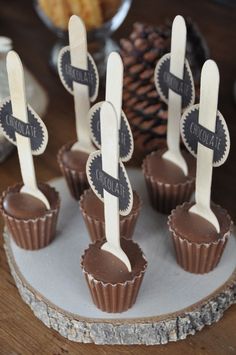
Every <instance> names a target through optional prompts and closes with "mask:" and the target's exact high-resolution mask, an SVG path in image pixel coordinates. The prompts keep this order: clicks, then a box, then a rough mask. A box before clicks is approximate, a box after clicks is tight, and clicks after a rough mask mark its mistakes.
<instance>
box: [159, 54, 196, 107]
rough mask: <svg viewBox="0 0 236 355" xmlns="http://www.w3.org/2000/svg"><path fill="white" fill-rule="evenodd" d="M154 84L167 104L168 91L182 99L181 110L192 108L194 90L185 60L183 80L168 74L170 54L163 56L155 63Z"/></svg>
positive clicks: (189, 70)
mask: <svg viewBox="0 0 236 355" xmlns="http://www.w3.org/2000/svg"><path fill="white" fill-rule="evenodd" d="M154 82H155V86H156V89H157V91H158V93H159V95H160V97H161V99H162V100H163V101H164V102H165V103H166V104H168V95H169V89H171V90H172V91H174V92H175V93H176V94H178V95H180V96H181V97H182V109H183V110H185V109H186V108H187V107H189V106H192V105H193V104H194V101H195V88H194V82H193V77H192V73H191V69H190V67H189V64H188V61H187V59H185V63H184V78H183V80H182V79H179V78H178V77H177V76H175V75H174V74H172V73H170V53H167V54H165V55H164V56H163V57H162V58H161V59H160V60H159V61H158V63H157V65H156V68H155V72H154Z"/></svg>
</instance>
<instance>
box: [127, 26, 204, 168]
mask: <svg viewBox="0 0 236 355" xmlns="http://www.w3.org/2000/svg"><path fill="white" fill-rule="evenodd" d="M186 25H187V33H188V41H187V48H186V56H187V58H188V60H189V63H190V67H191V69H192V72H193V76H194V81H195V85H196V91H198V88H197V86H198V85H199V78H200V71H201V67H202V65H203V63H204V61H205V60H206V59H207V57H208V50H207V47H206V45H205V43H204V42H203V39H202V38H201V36H200V34H199V31H198V30H197V28H196V27H195V26H194V25H193V24H192V23H191V22H190V21H189V20H187V21H186ZM170 38H171V23H166V24H165V25H163V26H161V27H154V26H151V25H147V24H143V23H135V24H134V25H133V31H132V33H131V34H130V36H129V38H128V39H122V40H121V41H120V45H121V56H122V58H123V62H124V68H125V70H124V90H123V109H124V112H125V113H126V115H127V118H128V120H129V122H130V125H131V129H132V132H133V136H134V142H135V153H134V159H135V161H136V163H138V164H140V163H141V161H142V159H143V158H144V156H145V155H146V154H148V153H150V152H151V151H153V150H156V149H159V148H163V147H164V146H165V145H166V127H167V126H166V125H167V106H166V104H165V103H164V102H163V101H162V100H161V98H160V96H159V95H158V93H157V91H156V88H155V85H154V78H153V76H154V69H155V66H156V63H157V61H158V60H159V59H160V58H161V57H162V56H163V55H164V54H165V53H168V52H170Z"/></svg>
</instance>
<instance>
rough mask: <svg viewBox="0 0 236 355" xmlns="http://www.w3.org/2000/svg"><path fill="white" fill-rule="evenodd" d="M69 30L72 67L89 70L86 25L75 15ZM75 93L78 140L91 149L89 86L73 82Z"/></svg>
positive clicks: (72, 17) (70, 22)
mask: <svg viewBox="0 0 236 355" xmlns="http://www.w3.org/2000/svg"><path fill="white" fill-rule="evenodd" d="M68 29H69V43H70V56H71V65H72V66H73V67H76V68H80V69H84V70H87V69H88V61H87V34H86V28H85V26H84V23H83V21H82V20H81V19H80V17H79V16H76V15H73V16H71V18H70V20H69V27H68ZM73 91H74V105H75V117H76V133H77V139H78V141H79V143H80V146H85V147H91V140H90V134H89V123H88V117H87V116H88V111H89V108H90V101H89V88H88V86H87V85H82V84H80V83H77V82H73Z"/></svg>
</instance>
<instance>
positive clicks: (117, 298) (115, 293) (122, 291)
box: [81, 239, 147, 313]
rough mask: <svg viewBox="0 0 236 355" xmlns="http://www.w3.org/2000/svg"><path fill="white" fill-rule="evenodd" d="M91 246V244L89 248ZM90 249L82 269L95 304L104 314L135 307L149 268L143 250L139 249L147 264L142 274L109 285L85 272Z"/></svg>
mask: <svg viewBox="0 0 236 355" xmlns="http://www.w3.org/2000/svg"><path fill="white" fill-rule="evenodd" d="M126 241H127V242H129V243H133V244H136V245H137V243H134V242H133V241H132V240H127V239H126ZM97 243H100V241H97ZM90 246H91V244H90V245H89V247H90ZM89 247H88V249H89ZM138 247H139V246H138ZM88 249H86V250H85V251H84V255H83V256H82V258H81V268H82V271H83V273H84V276H85V279H86V281H87V284H88V287H89V290H90V294H91V297H92V300H93V302H94V304H95V305H96V307H97V308H99V309H100V310H101V311H103V312H108V313H121V312H125V311H127V310H128V309H129V308H131V307H132V306H133V305H134V303H135V301H136V299H137V295H138V292H139V289H140V286H141V284H142V281H143V277H144V274H145V271H146V268H147V260H146V258H145V256H144V255H143V252H142V250H141V249H140V247H139V250H140V256H141V257H142V258H143V259H144V261H145V263H144V266H143V268H142V269H141V270H140V272H139V273H138V274H137V275H135V276H134V278H133V279H132V280H127V281H125V282H119V283H108V282H103V281H100V280H97V279H95V278H94V276H93V275H91V274H90V273H89V272H88V271H86V270H85V268H84V258H85V255H86V252H87V251H88Z"/></svg>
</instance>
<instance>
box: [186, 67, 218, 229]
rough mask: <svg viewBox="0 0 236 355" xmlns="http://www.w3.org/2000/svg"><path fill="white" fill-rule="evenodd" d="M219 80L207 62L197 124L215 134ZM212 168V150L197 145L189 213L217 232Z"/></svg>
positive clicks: (215, 69) (213, 68)
mask: <svg viewBox="0 0 236 355" xmlns="http://www.w3.org/2000/svg"><path fill="white" fill-rule="evenodd" d="M219 80H220V79H219V71H218V68H217V65H216V63H215V62H214V61H212V60H207V61H206V62H205V64H204V65H203V68H202V73H201V93H200V107H199V123H200V124H201V125H202V126H204V127H206V128H207V129H209V130H211V131H212V132H215V126H216V115H217V105H218V93H219ZM212 166H213V150H212V149H209V148H206V147H205V146H203V145H202V144H201V143H198V149H197V175H196V193H195V198H196V205H195V206H193V207H192V208H191V212H195V213H197V214H199V215H201V216H202V217H203V218H206V219H207V220H209V222H211V223H212V224H213V225H214V226H215V228H216V229H217V231H218V232H219V230H220V228H219V222H218V220H217V218H216V216H215V215H214V213H213V212H212V211H211V207H210V202H211V182H212Z"/></svg>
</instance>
